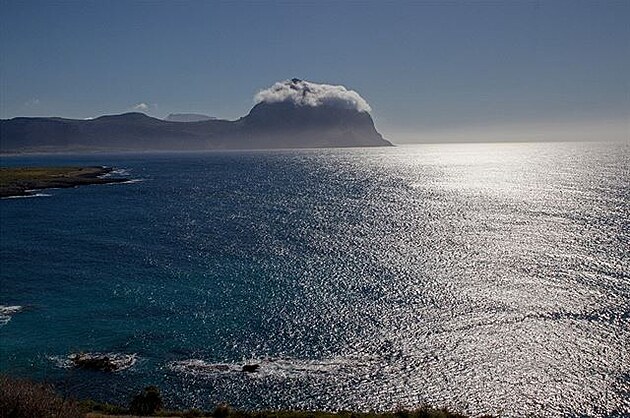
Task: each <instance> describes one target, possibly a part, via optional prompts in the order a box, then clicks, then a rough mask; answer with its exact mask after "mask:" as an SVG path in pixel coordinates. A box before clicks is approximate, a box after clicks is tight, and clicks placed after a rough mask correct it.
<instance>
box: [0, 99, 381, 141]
mask: <svg viewBox="0 0 630 418" xmlns="http://www.w3.org/2000/svg"><path fill="white" fill-rule="evenodd" d="M364 146H391V144H390V143H389V142H388V141H386V140H384V139H383V137H382V136H381V134H379V133H378V132H377V131H376V129H375V127H374V122H373V121H372V118H371V117H370V115H369V114H368V113H367V112H358V111H356V110H351V109H338V108H334V107H327V106H318V107H309V106H299V105H295V104H292V103H283V102H280V103H269V104H268V103H259V104H257V105H256V106H254V108H253V109H252V110H251V111H250V113H249V114H248V115H247V116H244V117H242V118H240V119H238V120H235V121H227V120H219V119H214V120H206V121H200V122H171V121H166V120H160V119H155V118H152V117H149V116H147V115H145V114H142V113H125V114H122V115H110V116H101V117H99V118H96V119H91V120H76V119H62V118H22V117H20V118H13V119H7V120H0V151H1V152H5V153H7V152H34V151H38V152H46V151H51V152H56V151H70V150H72V151H92V150H204V149H256V148H317V147H364Z"/></svg>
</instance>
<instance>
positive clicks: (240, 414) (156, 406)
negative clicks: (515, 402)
mask: <svg viewBox="0 0 630 418" xmlns="http://www.w3.org/2000/svg"><path fill="white" fill-rule="evenodd" d="M162 406H163V401H162V396H161V395H160V391H159V389H158V388H157V387H155V386H149V387H147V388H145V389H144V390H142V391H141V392H140V393H138V394H137V395H135V396H134V397H133V398H132V399H131V402H130V405H129V408H124V407H121V406H117V405H112V404H108V403H101V402H96V401H93V400H85V401H81V402H77V401H75V400H72V399H65V398H63V397H61V396H60V395H59V394H57V393H56V392H55V390H54V388H53V387H52V386H51V385H47V384H43V383H36V382H32V381H29V380H24V379H16V378H12V377H8V376H6V375H0V417H2V418H33V417H39V418H112V417H114V416H117V417H122V416H125V417H129V416H153V417H181V418H194V417H214V418H466V416H465V415H462V414H459V413H456V412H450V411H448V410H446V409H436V408H431V407H422V408H418V409H414V410H411V411H396V412H383V413H378V412H347V411H342V412H336V413H335V412H324V411H287V410H285V411H240V410H235V409H232V408H230V407H229V406H228V405H227V404H221V405H219V406H217V407H216V408H215V409H214V410H213V411H201V410H198V409H189V410H185V411H169V410H163V409H162ZM488 417H489V415H488Z"/></svg>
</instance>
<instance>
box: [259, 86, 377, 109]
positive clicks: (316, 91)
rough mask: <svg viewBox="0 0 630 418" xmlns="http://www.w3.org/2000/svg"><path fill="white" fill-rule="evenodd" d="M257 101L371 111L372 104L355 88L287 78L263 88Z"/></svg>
mask: <svg viewBox="0 0 630 418" xmlns="http://www.w3.org/2000/svg"><path fill="white" fill-rule="evenodd" d="M254 101H255V102H256V103H262V102H265V103H278V102H293V103H294V104H296V105H299V106H313V107H316V106H322V105H326V106H334V107H340V108H344V109H356V110H358V111H359V112H369V111H370V110H371V108H370V105H369V104H368V103H367V102H366V101H365V99H364V98H363V97H361V96H360V95H359V93H357V92H356V91H354V90H348V89H346V88H345V87H344V86H333V85H330V84H318V83H311V82H309V81H303V80H299V79H297V78H294V79H292V80H285V81H280V82H278V83H275V84H274V85H273V86H271V87H269V88H268V89H265V90H261V91H260V92H258V94H256V96H255V97H254Z"/></svg>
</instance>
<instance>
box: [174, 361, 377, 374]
mask: <svg viewBox="0 0 630 418" xmlns="http://www.w3.org/2000/svg"><path fill="white" fill-rule="evenodd" d="M372 360H373V359H370V358H352V357H338V358H332V359H321V360H301V359H293V358H263V359H248V360H246V361H244V362H243V363H240V364H237V363H211V362H206V361H204V360H201V359H188V360H178V361H173V362H171V363H169V364H168V367H169V368H170V369H171V370H173V371H175V372H178V373H183V374H189V375H197V376H212V375H217V374H225V373H239V374H240V373H243V366H244V365H246V364H247V365H257V366H258V368H257V370H256V371H255V372H252V373H246V374H247V375H248V376H252V377H265V376H272V377H280V378H293V377H301V376H308V375H311V376H312V375H318V374H326V373H344V372H347V373H350V372H356V369H357V368H363V367H368V366H370V364H371V363H372Z"/></svg>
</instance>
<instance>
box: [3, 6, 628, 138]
mask: <svg viewBox="0 0 630 418" xmlns="http://www.w3.org/2000/svg"><path fill="white" fill-rule="evenodd" d="M629 22H630V1H586V2H582V1H567V2H565V1H540V2H536V1H510V0H506V1H502V2H488V1H484V2H481V1H469V2H459V1H444V2H438V1H432V2H422V1H408V2H405V1H396V2H390V1H371V2H370V1H344V2H327V1H317V2H316V1H294V2H271V1H256V2H239V3H232V2H230V3H228V2H210V1H208V2H206V1H179V2H167V1H98V2H92V1H63V2H60V1H54V0H52V1H51V0H48V1H41V2H39V1H28V0H27V1H9V0H0V118H12V117H16V116H61V117H69V118H78V119H82V118H90V117H95V116H99V115H102V114H115V113H124V112H128V111H142V112H144V113H147V114H149V115H151V116H155V117H164V116H166V115H167V114H169V113H177V112H186V113H187V112H190V113H202V114H207V115H210V116H215V117H219V118H227V119H236V118H238V117H240V116H243V115H245V114H247V112H248V111H249V109H250V108H251V107H252V105H253V104H254V97H255V95H256V94H257V93H258V92H260V91H261V90H263V89H265V88H268V87H270V86H272V85H273V84H274V83H276V82H278V81H282V80H286V79H290V78H294V77H297V78H300V79H304V80H309V81H313V82H319V83H328V84H333V85H343V86H345V87H346V88H348V89H351V90H354V91H356V92H358V93H359V94H360V95H361V97H363V98H364V99H365V100H366V101H367V102H368V103H369V106H370V108H371V111H370V113H371V114H372V116H373V118H374V119H375V123H376V127H377V129H378V130H379V131H380V132H381V133H383V135H384V136H385V137H386V138H388V139H391V140H392V141H393V142H396V143H406V142H433V141H450V140H458V141H459V140H461V141H477V140H484V139H487V140H531V139H538V140H547V139H572V138H575V139H584V138H583V137H587V138H590V137H593V139H619V138H621V139H630V23H629Z"/></svg>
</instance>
